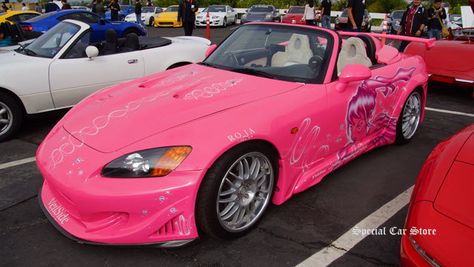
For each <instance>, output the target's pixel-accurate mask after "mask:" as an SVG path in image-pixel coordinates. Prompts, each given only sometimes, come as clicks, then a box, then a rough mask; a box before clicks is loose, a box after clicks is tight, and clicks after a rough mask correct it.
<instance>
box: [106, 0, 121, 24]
mask: <svg viewBox="0 0 474 267" xmlns="http://www.w3.org/2000/svg"><path fill="white" fill-rule="evenodd" d="M108 8H110V19H111V20H112V21H117V20H119V11H120V5H119V4H118V2H117V0H112V2H110V4H109V6H108Z"/></svg>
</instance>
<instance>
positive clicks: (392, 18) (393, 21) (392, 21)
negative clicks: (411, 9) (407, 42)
mask: <svg viewBox="0 0 474 267" xmlns="http://www.w3.org/2000/svg"><path fill="white" fill-rule="evenodd" d="M403 13H405V10H394V11H392V13H390V15H388V17H387V26H388V27H389V30H388V32H390V33H391V34H397V31H398V29H400V23H401V22H402V17H403Z"/></svg>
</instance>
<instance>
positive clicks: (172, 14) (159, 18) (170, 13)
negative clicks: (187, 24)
mask: <svg viewBox="0 0 474 267" xmlns="http://www.w3.org/2000/svg"><path fill="white" fill-rule="evenodd" d="M178 9H179V6H176V5H175V6H169V7H168V8H167V9H166V10H165V11H163V12H161V13H158V14H156V15H155V23H154V26H155V27H175V28H177V27H182V26H183V23H182V22H181V20H179V21H178Z"/></svg>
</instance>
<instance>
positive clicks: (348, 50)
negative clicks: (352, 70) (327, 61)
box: [337, 37, 372, 75]
mask: <svg viewBox="0 0 474 267" xmlns="http://www.w3.org/2000/svg"><path fill="white" fill-rule="evenodd" d="M349 64H361V65H365V66H367V67H370V66H372V62H371V61H370V59H369V57H367V51H366V50H365V46H364V41H362V40H361V39H360V38H357V37H351V38H349V39H347V40H345V41H344V42H343V43H342V49H341V52H340V53H339V58H338V60H337V72H338V75H339V74H341V72H342V70H343V69H344V68H345V67H346V66H347V65H349Z"/></svg>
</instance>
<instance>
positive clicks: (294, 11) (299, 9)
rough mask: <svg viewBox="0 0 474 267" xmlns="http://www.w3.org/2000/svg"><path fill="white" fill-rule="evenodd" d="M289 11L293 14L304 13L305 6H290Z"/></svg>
mask: <svg viewBox="0 0 474 267" xmlns="http://www.w3.org/2000/svg"><path fill="white" fill-rule="evenodd" d="M288 13H291V14H303V13H304V7H302V6H294V7H290V9H289V10H288Z"/></svg>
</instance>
